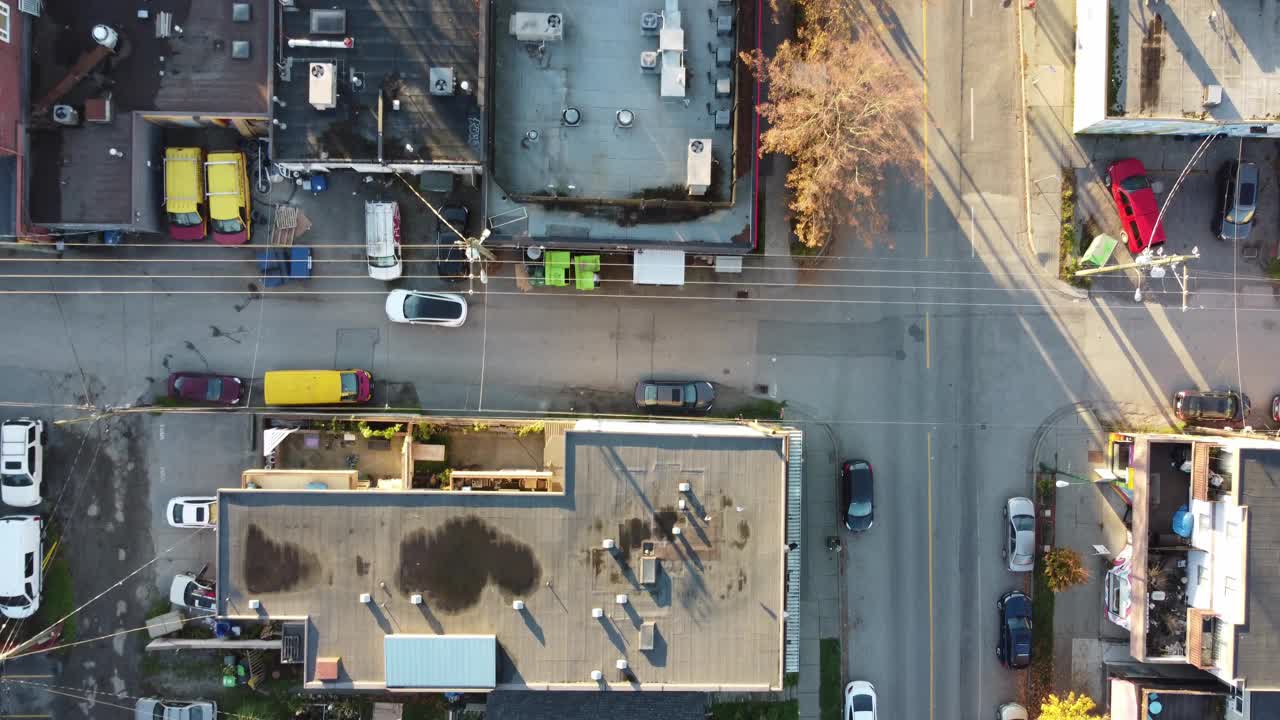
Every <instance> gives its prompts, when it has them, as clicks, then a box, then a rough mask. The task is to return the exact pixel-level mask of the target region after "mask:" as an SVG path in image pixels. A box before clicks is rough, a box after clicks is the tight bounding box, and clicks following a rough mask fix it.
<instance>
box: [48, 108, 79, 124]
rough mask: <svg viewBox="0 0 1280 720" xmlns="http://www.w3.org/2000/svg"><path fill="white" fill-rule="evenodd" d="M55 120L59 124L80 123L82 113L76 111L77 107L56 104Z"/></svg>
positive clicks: (54, 110) (54, 109)
mask: <svg viewBox="0 0 1280 720" xmlns="http://www.w3.org/2000/svg"><path fill="white" fill-rule="evenodd" d="M53 121H54V122H55V123H57V124H59V125H68V126H73V125H79V124H80V113H78V112H76V109H75V108H73V107H71V106H70V105H54V106H53Z"/></svg>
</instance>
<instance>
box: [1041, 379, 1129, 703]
mask: <svg viewBox="0 0 1280 720" xmlns="http://www.w3.org/2000/svg"><path fill="white" fill-rule="evenodd" d="M1111 415H1115V417H1114V418H1113V417H1110V416H1111ZM1121 416H1122V409H1119V408H1109V409H1107V411H1106V413H1105V417H1106V420H1107V421H1108V422H1119V421H1120V420H1121ZM1041 433H1042V434H1041V435H1040V437H1039V440H1038V443H1037V444H1036V446H1035V447H1034V448H1033V456H1032V462H1031V465H1032V468H1033V469H1035V468H1038V467H1039V466H1040V464H1041V463H1043V464H1044V465H1045V466H1047V467H1050V468H1057V469H1058V470H1059V471H1060V474H1059V475H1058V476H1057V477H1058V479H1061V480H1065V481H1067V482H1070V483H1071V484H1070V485H1068V486H1067V487H1064V488H1057V489H1056V503H1055V505H1056V507H1055V509H1054V521H1053V522H1054V532H1053V544H1054V545H1055V546H1057V547H1067V548H1071V549H1072V550H1075V551H1076V552H1078V553H1080V556H1081V557H1082V558H1084V560H1085V567H1086V568H1088V570H1089V580H1088V582H1086V583H1084V584H1083V585H1080V586H1077V587H1074V588H1072V589H1070V590H1067V591H1065V592H1061V593H1058V594H1057V597H1056V599H1055V603H1054V618H1053V688H1054V690H1057V691H1064V692H1065V691H1067V690H1075V691H1076V692H1083V693H1085V694H1087V695H1089V696H1090V697H1092V698H1094V700H1096V701H1098V702H1099V703H1101V702H1102V701H1103V699H1104V698H1105V697H1106V694H1105V690H1104V685H1103V684H1104V682H1105V677H1104V674H1105V668H1104V666H1103V659H1104V656H1105V657H1107V658H1110V657H1114V656H1115V654H1116V653H1117V652H1118V653H1120V654H1121V656H1122V657H1127V656H1128V638H1129V635H1128V633H1127V632H1125V631H1124V630H1123V629H1122V628H1120V627H1119V626H1117V625H1114V624H1113V623H1111V622H1110V621H1109V620H1107V617H1106V613H1105V612H1104V611H1103V607H1102V598H1103V578H1104V577H1105V574H1106V572H1107V570H1108V569H1109V568H1110V565H1111V558H1112V557H1113V556H1115V555H1116V554H1118V553H1119V552H1120V551H1121V550H1123V549H1124V547H1125V545H1127V544H1128V531H1127V529H1126V528H1125V526H1124V522H1123V517H1124V510H1125V506H1124V504H1123V503H1122V502H1120V501H1119V499H1118V496H1117V495H1116V494H1115V493H1114V491H1112V490H1111V488H1109V487H1106V486H1105V485H1094V484H1092V483H1087V482H1078V481H1077V480H1075V479H1073V478H1071V477H1069V476H1068V475H1065V474H1062V473H1069V474H1070V475H1074V476H1079V477H1082V478H1085V477H1087V478H1089V479H1093V477H1094V476H1093V473H1092V468H1093V467H1094V466H1095V465H1097V464H1098V462H1099V461H1100V460H1101V459H1102V458H1103V457H1105V452H1106V441H1107V433H1106V430H1105V429H1104V428H1103V425H1102V422H1101V421H1100V420H1099V419H1098V416H1097V414H1095V412H1094V410H1093V409H1092V408H1091V407H1089V406H1087V405H1086V404H1077V405H1072V406H1068V407H1065V408H1063V409H1061V410H1059V411H1058V412H1056V413H1054V415H1051V416H1050V418H1049V419H1048V420H1047V421H1046V424H1045V425H1044V426H1042V428H1041ZM1091 455H1093V457H1092V458H1091V457H1090V456H1091ZM1042 544H1043V541H1042ZM1095 546H1099V547H1096V548H1095ZM1102 547H1105V548H1106V553H1105V554H1104V553H1103V552H1102V549H1101V548H1102Z"/></svg>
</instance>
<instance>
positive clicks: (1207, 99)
mask: <svg viewBox="0 0 1280 720" xmlns="http://www.w3.org/2000/svg"><path fill="white" fill-rule="evenodd" d="M1221 104H1222V86H1221V85H1206V86H1205V88H1204V106H1205V107H1207V108H1211V107H1217V106H1219V105H1221Z"/></svg>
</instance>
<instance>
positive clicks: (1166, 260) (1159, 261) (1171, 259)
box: [1076, 250, 1200, 277]
mask: <svg viewBox="0 0 1280 720" xmlns="http://www.w3.org/2000/svg"><path fill="white" fill-rule="evenodd" d="M1139 257H1141V256H1139ZM1199 258H1200V252H1199V251H1198V250H1196V251H1194V254H1192V255H1169V256H1168V257H1162V258H1156V259H1155V260H1147V261H1145V262H1143V261H1141V260H1139V261H1137V262H1131V263H1122V264H1120V265H1108V266H1107V267H1100V268H1086V269H1084V270H1077V271H1076V277H1086V276H1089V275H1101V274H1102V273H1109V272H1115V271H1117V270H1133V269H1135V268H1144V267H1155V266H1157V265H1173V264H1174V263H1180V262H1185V261H1187V260H1198V259H1199ZM1185 275H1186V268H1183V276H1184V277H1185Z"/></svg>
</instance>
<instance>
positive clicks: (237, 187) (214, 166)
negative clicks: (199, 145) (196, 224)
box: [204, 150, 250, 245]
mask: <svg viewBox="0 0 1280 720" xmlns="http://www.w3.org/2000/svg"><path fill="white" fill-rule="evenodd" d="M204 169H205V180H206V185H207V186H208V192H207V193H206V194H207V195H208V196H209V217H210V218H211V219H212V220H213V240H214V242H216V243H218V244H219V245H242V244H244V243H246V242H248V241H249V210H250V208H249V174H248V171H247V169H246V167H245V161H244V153H242V152H240V151H238V150H236V151H232V152H211V153H209V160H208V161H207V162H205V164H204Z"/></svg>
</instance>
